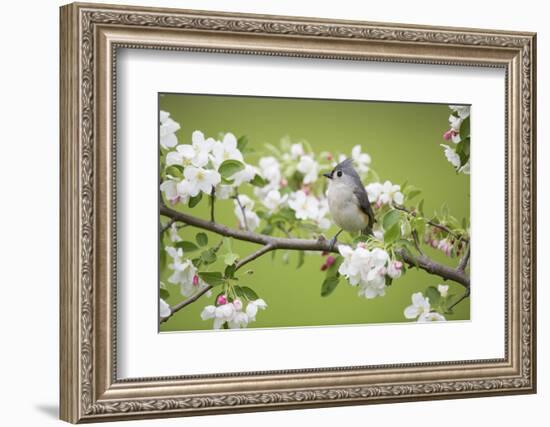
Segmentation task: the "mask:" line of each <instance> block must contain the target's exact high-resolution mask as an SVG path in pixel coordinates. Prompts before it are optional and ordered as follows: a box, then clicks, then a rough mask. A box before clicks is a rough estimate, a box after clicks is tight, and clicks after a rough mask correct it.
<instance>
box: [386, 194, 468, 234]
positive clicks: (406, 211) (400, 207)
mask: <svg viewBox="0 0 550 427" xmlns="http://www.w3.org/2000/svg"><path fill="white" fill-rule="evenodd" d="M393 207H394V209H397V210H398V211H401V212H405V213H407V214H409V215H411V216H413V217H415V216H417V214H416V212H414V211H411V210H409V209H407V208H406V207H405V206H402V205H398V204H397V203H394V204H393ZM426 224H429V225H431V226H432V227H434V228H437V229H439V230H441V231H443V232H445V233H447V234H449V235H451V236H453V237H454V238H455V239H457V240H462V241H463V242H465V243H469V242H470V239H468V238H467V237H465V236H463V235H461V234H456V233H455V232H454V231H453V230H451V229H449V228H448V227H446V226H444V225H443V224H439V223H437V222H435V221H432V220H430V219H427V220H426Z"/></svg>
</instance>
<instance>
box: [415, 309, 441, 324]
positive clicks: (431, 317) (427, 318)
mask: <svg viewBox="0 0 550 427" xmlns="http://www.w3.org/2000/svg"><path fill="white" fill-rule="evenodd" d="M446 320H447V319H445V316H443V315H442V314H439V313H437V312H435V311H431V312H429V313H422V314H421V315H420V316H418V322H444V321H446Z"/></svg>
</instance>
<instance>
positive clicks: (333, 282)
mask: <svg viewBox="0 0 550 427" xmlns="http://www.w3.org/2000/svg"><path fill="white" fill-rule="evenodd" d="M339 281H340V277H335V276H332V277H327V278H326V279H325V280H324V281H323V284H322V285H321V296H322V297H327V296H329V295H330V294H331V293H332V292H334V290H335V289H336V286H338V282H339Z"/></svg>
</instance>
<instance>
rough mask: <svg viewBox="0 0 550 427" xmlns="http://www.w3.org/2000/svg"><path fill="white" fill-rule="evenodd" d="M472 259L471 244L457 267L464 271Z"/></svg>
mask: <svg viewBox="0 0 550 427" xmlns="http://www.w3.org/2000/svg"><path fill="white" fill-rule="evenodd" d="M469 260H470V246H469V245H468V247H467V248H466V252H464V256H463V257H462V258H461V259H460V262H459V263H458V267H457V268H456V269H457V270H458V271H462V272H464V270H466V266H467V265H468V261H469Z"/></svg>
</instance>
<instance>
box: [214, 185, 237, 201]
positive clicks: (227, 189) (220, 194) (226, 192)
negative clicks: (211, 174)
mask: <svg viewBox="0 0 550 427" xmlns="http://www.w3.org/2000/svg"><path fill="white" fill-rule="evenodd" d="M232 194H233V186H231V185H225V184H218V185H217V186H216V199H218V200H227V199H229V198H230V197H231V195H232Z"/></svg>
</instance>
